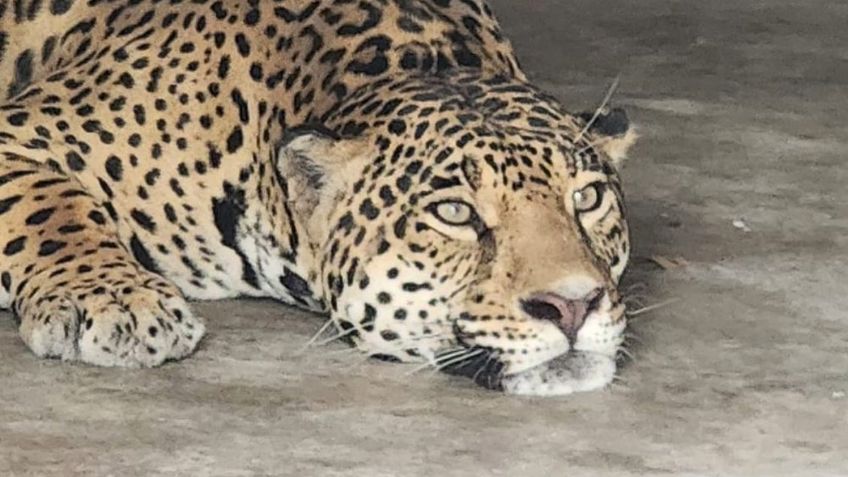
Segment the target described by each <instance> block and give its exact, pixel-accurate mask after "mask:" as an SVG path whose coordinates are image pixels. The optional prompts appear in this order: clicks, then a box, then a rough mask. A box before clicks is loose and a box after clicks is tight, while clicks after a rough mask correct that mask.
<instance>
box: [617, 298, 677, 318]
mask: <svg viewBox="0 0 848 477" xmlns="http://www.w3.org/2000/svg"><path fill="white" fill-rule="evenodd" d="M678 301H680V299H679V298H672V299H670V300H666V301H662V302H659V303H657V304H655V305H649V306H645V307H642V308H639V309H638V310H633V311H628V312H627V315H628V316H631V317H632V316H639V315H641V314H643V313H647V312H649V311H652V310H656V309H657V308H662V307H664V306H668V305H671V304H672V303H675V302H678Z"/></svg>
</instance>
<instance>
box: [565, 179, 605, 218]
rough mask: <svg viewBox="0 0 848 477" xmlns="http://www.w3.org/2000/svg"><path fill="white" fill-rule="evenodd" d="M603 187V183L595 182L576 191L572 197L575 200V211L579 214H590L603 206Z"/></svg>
mask: <svg viewBox="0 0 848 477" xmlns="http://www.w3.org/2000/svg"><path fill="white" fill-rule="evenodd" d="M602 186H603V184H602V183H600V182H595V183H593V184H589V185H587V186H586V187H584V188H582V189H580V190H578V191H575V192H574V194H573V196H572V198H573V199H574V210H576V211H577V212H589V211H591V210H594V209H596V208H597V207H598V206H599V205H600V204H601V196H602V190H601V187H602Z"/></svg>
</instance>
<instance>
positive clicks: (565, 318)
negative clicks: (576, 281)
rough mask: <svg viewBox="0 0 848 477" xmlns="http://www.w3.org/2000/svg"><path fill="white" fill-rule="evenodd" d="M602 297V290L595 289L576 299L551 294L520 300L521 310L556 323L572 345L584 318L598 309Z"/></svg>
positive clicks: (538, 294) (537, 294)
mask: <svg viewBox="0 0 848 477" xmlns="http://www.w3.org/2000/svg"><path fill="white" fill-rule="evenodd" d="M603 295H604V290H603V289H602V288H595V289H593V290H591V291H590V292H589V293H586V294H585V295H584V296H582V297H580V298H576V299H572V298H566V297H564V296H562V295H559V294H557V293H551V292H545V293H536V294H533V295H531V296H529V297H527V298H526V299H524V300H521V309H522V311H524V313H527V314H528V315H530V316H532V317H533V318H536V319H538V320H546V321H552V322H554V323H556V324H557V326H559V327H560V329H561V330H562V331H563V333H565V336H566V337H568V340H569V341H570V342H572V343H573V342H574V341H575V340H576V339H577V332H578V331H580V328H581V327H582V326H583V323H584V322H585V321H586V317H587V316H589V314H590V313H592V312H593V311H595V309H597V308H598V305H599V304H600V302H601V298H603Z"/></svg>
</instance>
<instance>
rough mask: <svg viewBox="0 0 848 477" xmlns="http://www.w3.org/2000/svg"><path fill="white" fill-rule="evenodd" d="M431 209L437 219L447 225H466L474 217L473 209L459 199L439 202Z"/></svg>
mask: <svg viewBox="0 0 848 477" xmlns="http://www.w3.org/2000/svg"><path fill="white" fill-rule="evenodd" d="M432 211H433V214H434V215H435V216H436V217H437V218H438V219H439V220H441V221H442V222H444V223H446V224H449V225H468V224H469V223H470V222H471V219H473V218H474V209H472V208H471V206H470V205H468V204H466V203H465V202H461V201H445V202H439V203H438V204H436V206H435V207H433V208H432Z"/></svg>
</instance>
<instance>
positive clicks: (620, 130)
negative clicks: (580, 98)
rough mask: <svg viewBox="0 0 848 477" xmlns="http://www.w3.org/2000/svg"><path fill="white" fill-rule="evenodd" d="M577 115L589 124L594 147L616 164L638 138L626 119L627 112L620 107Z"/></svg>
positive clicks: (625, 155) (624, 156)
mask: <svg viewBox="0 0 848 477" xmlns="http://www.w3.org/2000/svg"><path fill="white" fill-rule="evenodd" d="M579 116H580V118H581V119H583V120H584V121H586V123H587V124H589V132H590V133H592V135H593V136H594V137H593V141H592V143H593V145H594V146H595V148H596V149H600V150H602V151H604V153H606V155H607V156H609V157H610V159H612V160H613V162H614V163H615V165H616V166H618V165H621V163H622V162H623V161H624V159H625V158H626V157H627V152H628V151H629V150H630V147H631V146H633V144H635V143H636V140H637V139H638V138H639V135H638V134H637V133H636V131H634V128H633V127H632V126H631V124H630V120H629V119H627V113H626V112H625V111H624V110H623V109H621V108H614V109H611V110H603V111H600V112H599V113H595V112H583V113H580V114H579Z"/></svg>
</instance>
